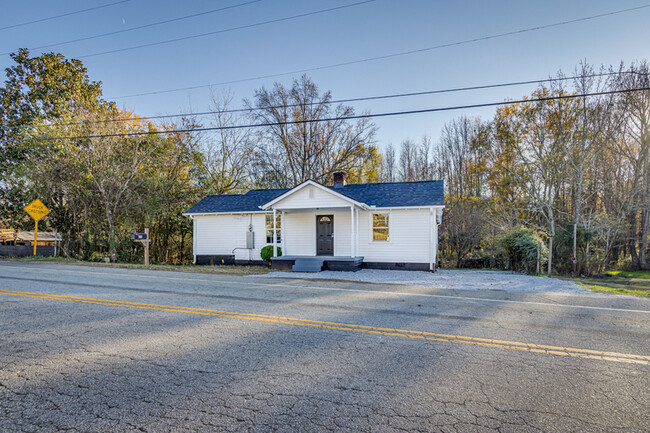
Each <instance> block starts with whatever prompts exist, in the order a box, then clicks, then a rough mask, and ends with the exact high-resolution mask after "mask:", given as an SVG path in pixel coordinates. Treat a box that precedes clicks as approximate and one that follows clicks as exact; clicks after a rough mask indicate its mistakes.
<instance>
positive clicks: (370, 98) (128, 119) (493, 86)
mask: <svg viewBox="0 0 650 433" xmlns="http://www.w3.org/2000/svg"><path fill="white" fill-rule="evenodd" d="M631 73H635V72H634V71H621V72H603V73H598V74H589V75H574V76H570V77H557V78H546V79H543V80H526V81H512V82H508V83H497V84H485V85H479V86H466V87H454V88H449V89H437V90H426V91H421V92H409V93H394V94H390V95H379V96H365V97H358V98H347V99H334V100H331V101H327V102H325V104H327V105H330V104H343V103H349V102H362V101H375V100H381V99H394V98H405V97H411V96H426V95H435V94H442V93H454V92H463V91H470V90H485V89H496V88H500V87H512V86H521V85H526V84H542V83H551V82H556V81H568V80H575V79H578V78H598V77H606V76H615V75H620V74H631ZM319 103H320V102H312V103H308V104H286V105H275V106H272V107H266V108H272V109H279V108H294V107H301V106H303V105H309V106H311V105H315V104H319ZM263 109H265V108H254V107H253V108H234V109H231V110H221V111H219V110H210V111H199V112H197V113H176V114H162V115H157V116H140V117H139V118H137V119H134V118H131V117H121V118H117V119H109V120H97V121H91V122H69V123H58V125H60V126H68V125H81V124H94V123H115V122H131V121H140V120H144V119H146V120H152V119H168V118H174V117H196V116H207V115H210V114H221V113H244V112H246V113H247V112H251V111H258V110H263Z"/></svg>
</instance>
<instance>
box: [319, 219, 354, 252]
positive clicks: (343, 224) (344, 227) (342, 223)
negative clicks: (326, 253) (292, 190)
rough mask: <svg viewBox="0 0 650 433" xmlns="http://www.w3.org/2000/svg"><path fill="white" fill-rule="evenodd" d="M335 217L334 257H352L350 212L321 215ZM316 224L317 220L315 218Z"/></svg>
mask: <svg viewBox="0 0 650 433" xmlns="http://www.w3.org/2000/svg"><path fill="white" fill-rule="evenodd" d="M328 214H331V215H334V255H335V256H351V255H352V250H350V245H351V244H350V210H349V209H348V210H347V211H340V210H339V211H336V212H331V213H328V212H323V213H322V214H320V215H328ZM314 224H316V218H314Z"/></svg>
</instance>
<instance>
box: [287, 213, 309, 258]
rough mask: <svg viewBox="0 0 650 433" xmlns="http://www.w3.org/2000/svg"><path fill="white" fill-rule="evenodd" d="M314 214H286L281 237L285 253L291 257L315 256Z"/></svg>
mask: <svg viewBox="0 0 650 433" xmlns="http://www.w3.org/2000/svg"><path fill="white" fill-rule="evenodd" d="M315 215H316V214H314V212H287V213H286V214H285V216H284V220H285V225H286V227H283V229H282V235H283V236H284V239H285V242H286V251H285V250H284V249H283V250H282V254H284V255H291V256H313V255H315V254H316V216H315Z"/></svg>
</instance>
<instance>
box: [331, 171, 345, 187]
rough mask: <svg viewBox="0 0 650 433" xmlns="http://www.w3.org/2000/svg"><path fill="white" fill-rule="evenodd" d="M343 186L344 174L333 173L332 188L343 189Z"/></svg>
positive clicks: (340, 172) (339, 172)
mask: <svg viewBox="0 0 650 433" xmlns="http://www.w3.org/2000/svg"><path fill="white" fill-rule="evenodd" d="M344 186H345V173H344V172H342V171H337V172H336V173H334V188H343V187H344Z"/></svg>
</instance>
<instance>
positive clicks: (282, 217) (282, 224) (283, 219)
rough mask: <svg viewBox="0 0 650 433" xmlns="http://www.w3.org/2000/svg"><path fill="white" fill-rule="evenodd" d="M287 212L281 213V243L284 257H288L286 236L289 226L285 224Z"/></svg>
mask: <svg viewBox="0 0 650 433" xmlns="http://www.w3.org/2000/svg"><path fill="white" fill-rule="evenodd" d="M285 213H286V212H285V211H282V212H281V213H280V232H281V233H282V241H281V242H280V245H282V255H284V256H286V255H287V238H286V237H285V234H286V231H285V230H286V227H287V225H286V224H285V222H284V221H285V216H284V215H285Z"/></svg>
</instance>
